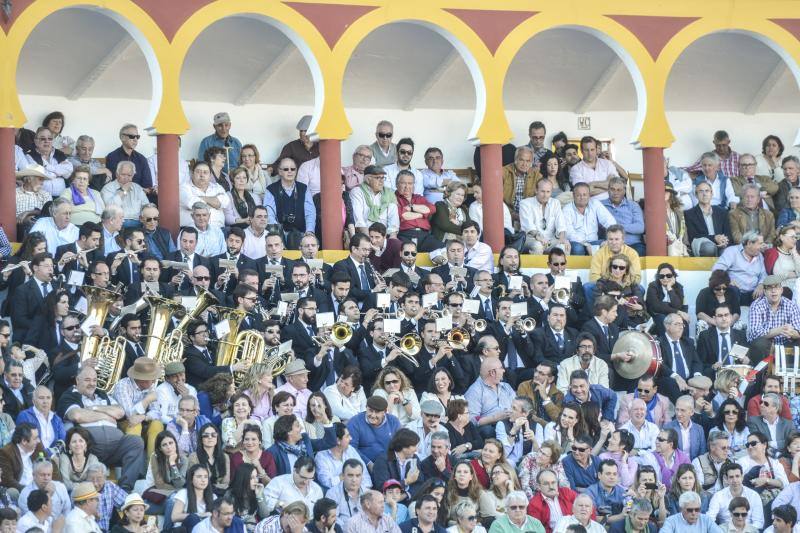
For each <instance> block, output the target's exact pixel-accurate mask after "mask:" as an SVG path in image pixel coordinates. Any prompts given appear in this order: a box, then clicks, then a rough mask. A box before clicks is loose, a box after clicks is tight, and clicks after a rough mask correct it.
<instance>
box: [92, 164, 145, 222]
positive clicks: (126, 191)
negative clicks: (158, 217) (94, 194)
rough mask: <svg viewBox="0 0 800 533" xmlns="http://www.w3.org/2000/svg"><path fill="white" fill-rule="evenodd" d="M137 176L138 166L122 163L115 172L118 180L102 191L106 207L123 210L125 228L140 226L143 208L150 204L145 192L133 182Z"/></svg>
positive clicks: (109, 183)
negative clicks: (116, 207) (113, 206)
mask: <svg viewBox="0 0 800 533" xmlns="http://www.w3.org/2000/svg"><path fill="white" fill-rule="evenodd" d="M135 174H136V166H135V165H134V164H133V163H132V162H130V161H120V162H119V164H118V165H117V167H116V170H115V172H114V175H115V176H116V179H115V180H114V181H110V182H108V183H107V184H106V185H105V186H104V187H103V190H102V191H100V194H101V195H102V198H103V202H105V205H108V206H111V205H115V206H118V207H120V208H122V212H123V218H124V224H123V225H124V226H125V227H133V226H138V225H139V215H140V214H141V212H142V208H143V207H144V206H145V205H147V204H148V203H150V201H149V200H148V199H147V195H146V194H145V190H144V189H143V188H142V187H141V186H140V185H139V184H137V183H135V182H134V181H133V177H134V175H135ZM101 212H102V210H101Z"/></svg>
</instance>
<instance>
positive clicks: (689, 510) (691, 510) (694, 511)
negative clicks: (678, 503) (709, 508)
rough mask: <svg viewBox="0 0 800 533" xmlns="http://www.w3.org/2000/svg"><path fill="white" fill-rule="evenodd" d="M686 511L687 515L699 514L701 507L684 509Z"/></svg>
mask: <svg viewBox="0 0 800 533" xmlns="http://www.w3.org/2000/svg"><path fill="white" fill-rule="evenodd" d="M684 511H686V512H687V513H699V512H700V508H699V507H687V508H686V509H684Z"/></svg>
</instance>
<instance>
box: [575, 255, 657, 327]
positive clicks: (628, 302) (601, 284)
mask: <svg viewBox="0 0 800 533" xmlns="http://www.w3.org/2000/svg"><path fill="white" fill-rule="evenodd" d="M633 271H634V268H633V263H632V262H631V259H630V258H629V257H628V256H626V255H625V254H621V253H620V254H614V255H612V256H611V257H609V258H608V263H606V265H605V266H604V267H603V271H602V273H601V274H600V278H599V279H598V280H597V284H596V285H595V286H594V288H593V289H592V293H593V295H594V299H595V300H596V299H597V297H598V296H600V295H608V296H611V297H612V298H614V299H615V300H616V301H618V302H619V303H620V305H619V306H618V308H617V317H616V319H615V320H614V323H615V324H616V325H617V326H618V327H619V328H620V329H623V330H626V329H632V328H634V327H636V326H638V325H639V324H643V323H645V322H646V321H647V318H648V315H647V311H646V310H645V307H644V304H645V298H644V290H643V289H642V287H641V285H639V283H637V282H636V281H634V279H635V278H634V274H633ZM589 286H590V285H587V287H589Z"/></svg>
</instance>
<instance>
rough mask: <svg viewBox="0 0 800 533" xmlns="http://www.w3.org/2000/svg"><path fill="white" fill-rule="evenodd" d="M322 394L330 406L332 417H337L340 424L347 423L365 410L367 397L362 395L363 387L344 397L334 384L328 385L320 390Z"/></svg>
mask: <svg viewBox="0 0 800 533" xmlns="http://www.w3.org/2000/svg"><path fill="white" fill-rule="evenodd" d="M322 394H324V395H325V398H326V399H327V400H328V403H329V404H331V411H332V412H333V416H338V417H339V420H341V421H342V422H345V423H346V422H347V421H348V420H350V419H351V418H353V417H354V416H356V415H357V414H358V413H363V412H364V411H366V409H367V397H366V395H365V394H364V387H359V388H358V390H357V391H353V393H352V394H350V396H344V395H343V394H342V393H341V392H340V391H339V387H337V386H336V383H333V384H331V385H328V386H327V387H325V388H324V389H323V390H322Z"/></svg>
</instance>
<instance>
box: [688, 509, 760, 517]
mask: <svg viewBox="0 0 800 533" xmlns="http://www.w3.org/2000/svg"><path fill="white" fill-rule="evenodd" d="M687 511H688V509H687ZM731 515H733V516H735V517H736V518H747V513H731Z"/></svg>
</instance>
